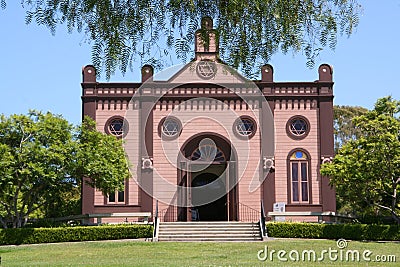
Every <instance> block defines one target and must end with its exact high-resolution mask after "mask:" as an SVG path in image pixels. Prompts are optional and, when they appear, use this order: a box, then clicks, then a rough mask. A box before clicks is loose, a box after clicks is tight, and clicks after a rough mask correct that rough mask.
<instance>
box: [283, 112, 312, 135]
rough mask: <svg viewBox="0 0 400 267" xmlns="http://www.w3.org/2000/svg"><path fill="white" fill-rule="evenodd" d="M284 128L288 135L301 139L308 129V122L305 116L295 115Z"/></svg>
mask: <svg viewBox="0 0 400 267" xmlns="http://www.w3.org/2000/svg"><path fill="white" fill-rule="evenodd" d="M286 129H287V132H288V134H289V136H290V137H292V138H294V139H303V138H304V137H306V136H307V135H308V132H309V131H310V123H309V122H308V120H307V119H306V118H305V117H303V116H296V117H293V118H291V119H290V120H289V121H288V123H287V126H286Z"/></svg>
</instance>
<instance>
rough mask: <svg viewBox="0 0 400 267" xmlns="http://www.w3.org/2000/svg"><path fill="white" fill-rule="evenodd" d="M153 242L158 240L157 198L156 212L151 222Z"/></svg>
mask: <svg viewBox="0 0 400 267" xmlns="http://www.w3.org/2000/svg"><path fill="white" fill-rule="evenodd" d="M153 223H154V224H153V242H157V241H158V229H159V226H160V219H159V217H158V200H156V212H155V216H154V222H153Z"/></svg>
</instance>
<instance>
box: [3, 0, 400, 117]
mask: <svg viewBox="0 0 400 267" xmlns="http://www.w3.org/2000/svg"><path fill="white" fill-rule="evenodd" d="M360 3H361V4H362V5H363V9H364V10H363V14H362V17H361V20H360V25H359V27H358V28H357V31H356V32H355V33H354V34H353V35H352V36H351V37H350V38H345V37H342V38H340V39H339V41H338V45H337V47H336V50H335V51H332V50H329V49H326V50H325V51H324V52H323V53H322V54H321V56H320V58H319V59H318V61H317V64H316V68H315V69H308V68H307V67H306V65H305V62H306V59H305V57H304V56H303V55H302V54H301V53H300V54H296V55H294V56H293V55H292V54H287V55H281V54H277V55H275V56H274V57H273V58H272V61H271V62H270V63H271V64H272V65H273V66H274V72H275V74H274V79H275V81H314V80H316V79H318V71H317V68H318V65H320V64H321V63H328V64H331V65H332V66H333V68H334V81H335V87H334V93H335V104H337V105H357V106H363V107H367V108H372V107H373V104H374V103H375V101H376V99H377V98H379V97H383V96H386V95H392V96H393V97H394V98H396V99H399V100H400V88H399V87H400V86H399V85H398V83H397V82H398V81H397V78H398V77H399V76H400V72H399V70H398V65H399V63H400V51H399V41H400V34H399V28H398V27H399V22H398V17H399V15H400V0H384V1H376V0H369V1H367V0H364V1H362V0H360ZM7 4H8V6H7V9H6V10H0V25H1V26H0V40H1V41H0V49H1V50H0V51H1V57H0V80H1V83H0V97H1V106H0V113H4V114H6V115H10V114H13V113H26V112H27V111H28V110H29V109H37V110H42V111H51V112H53V113H56V114H61V115H62V116H63V117H64V118H66V119H68V120H69V121H70V122H72V123H74V124H77V123H79V122H80V119H81V100H80V96H81V87H80V83H81V80H82V77H81V69H82V66H84V65H87V64H90V63H91V59H90V58H91V53H90V51H91V48H90V44H87V43H85V37H84V35H83V34H78V33H76V32H75V33H73V34H68V33H67V31H66V29H65V26H59V27H58V29H57V33H56V35H55V36H52V35H51V34H50V32H49V30H48V29H47V28H45V27H39V26H37V25H35V24H30V25H25V13H24V12H25V11H24V9H22V7H21V5H20V1H18V0H10V1H7ZM139 74H140V70H139V69H136V70H134V72H133V73H132V72H128V73H127V74H126V75H125V77H123V76H121V75H120V74H118V73H117V74H116V75H115V76H114V77H112V78H111V81H123V82H137V81H139V79H140V77H139ZM103 81H104V79H103Z"/></svg>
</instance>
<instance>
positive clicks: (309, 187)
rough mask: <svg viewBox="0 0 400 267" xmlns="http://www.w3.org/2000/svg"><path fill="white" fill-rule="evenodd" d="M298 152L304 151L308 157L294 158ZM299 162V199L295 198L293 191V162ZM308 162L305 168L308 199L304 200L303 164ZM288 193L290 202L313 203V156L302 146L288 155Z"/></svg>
mask: <svg viewBox="0 0 400 267" xmlns="http://www.w3.org/2000/svg"><path fill="white" fill-rule="evenodd" d="M296 152H302V153H304V155H305V156H306V158H299V159H293V158H292V155H293V154H294V153H296ZM294 163H297V164H298V165H297V166H298V167H297V194H298V200H294V198H293V197H294V191H293V164H294ZM304 163H305V164H306V166H305V170H306V174H307V179H306V183H307V185H306V187H305V188H307V197H308V199H307V200H303V186H302V184H303V181H302V176H303V175H302V171H303V170H304V169H302V164H304ZM287 185H288V186H287V193H288V203H289V204H300V205H301V204H306V205H308V204H312V175H311V157H310V154H309V153H308V151H306V150H304V149H302V148H296V149H293V150H292V151H290V152H289V154H288V157H287Z"/></svg>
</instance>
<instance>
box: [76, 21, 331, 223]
mask: <svg viewBox="0 0 400 267" xmlns="http://www.w3.org/2000/svg"><path fill="white" fill-rule="evenodd" d="M202 27H205V29H206V30H207V31H208V32H209V41H208V42H207V43H206V42H203V41H202V39H201V35H200V33H197V35H196V36H197V37H196V42H195V58H194V59H193V60H192V61H191V62H190V63H188V64H186V65H185V66H183V67H182V68H180V69H179V70H178V71H175V72H174V73H173V74H172V75H158V74H155V75H153V68H152V67H151V66H149V65H145V66H143V67H142V69H141V74H142V81H141V82H136V83H120V82H118V83H117V82H109V83H103V82H97V81H96V70H95V68H94V67H93V66H90V65H89V66H85V67H84V68H83V71H82V72H83V82H82V108H83V115H84V116H89V117H91V118H93V119H94V120H95V121H96V122H97V129H98V130H99V131H102V132H105V133H107V134H112V135H115V136H117V137H119V138H123V139H124V146H125V151H126V154H127V158H128V160H129V163H130V169H131V174H132V177H131V178H130V179H127V180H126V181H125V186H124V190H123V191H119V192H115V194H110V195H108V196H105V195H103V194H102V193H101V192H100V191H98V190H96V189H95V188H91V187H90V186H88V185H86V184H84V185H83V188H82V213H83V214H104V213H129V212H151V213H152V214H153V216H154V215H155V213H156V211H157V212H158V215H159V218H160V219H161V221H239V222H240V221H248V220H251V216H253V215H252V214H259V213H260V212H261V206H262V205H263V207H264V209H265V213H267V212H272V211H276V207H279V208H283V209H284V211H285V212H299V214H301V212H331V211H332V212H335V211H336V198H335V191H334V189H333V188H331V186H330V185H329V178H328V177H324V176H321V175H320V173H319V169H320V166H321V164H322V163H324V162H327V161H330V160H331V159H332V157H333V156H334V149H333V81H332V72H333V69H332V67H331V66H329V65H326V64H323V65H321V66H320V67H319V69H318V79H317V80H316V81H310V82H274V77H273V75H274V69H273V68H272V66H271V65H265V66H263V67H262V68H261V70H260V71H261V80H254V81H249V80H247V79H245V78H244V77H243V76H241V75H240V74H238V73H237V72H236V71H235V70H232V69H230V68H229V67H227V66H226V65H225V64H223V62H222V61H221V60H220V59H219V55H218V49H219V48H218V40H216V38H215V32H214V31H213V26H212V21H211V20H207V19H206V20H203V22H202ZM167 76H168V77H167ZM157 77H159V78H157ZM166 77H167V78H166ZM261 203H262V205H261ZM274 207H275V208H274ZM287 219H290V220H294V221H296V220H297V221H315V220H317V218H315V217H312V216H308V217H301V216H300V215H299V216H298V217H290V218H287ZM118 220H120V219H118V218H108V219H104V221H109V222H113V221H114V222H116V221H118Z"/></svg>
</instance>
